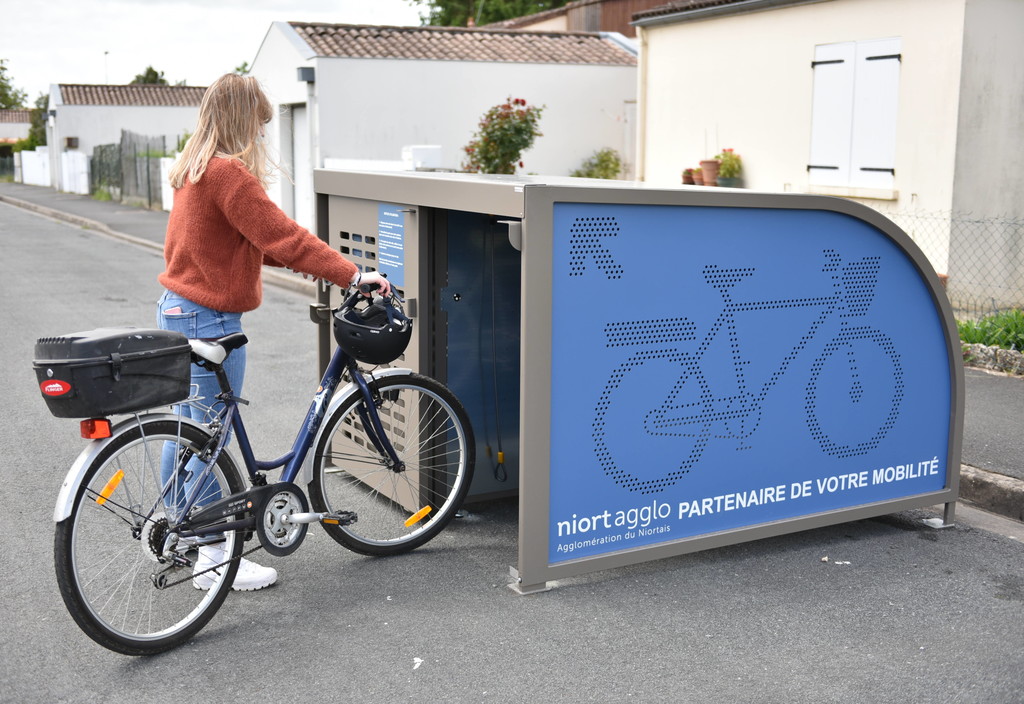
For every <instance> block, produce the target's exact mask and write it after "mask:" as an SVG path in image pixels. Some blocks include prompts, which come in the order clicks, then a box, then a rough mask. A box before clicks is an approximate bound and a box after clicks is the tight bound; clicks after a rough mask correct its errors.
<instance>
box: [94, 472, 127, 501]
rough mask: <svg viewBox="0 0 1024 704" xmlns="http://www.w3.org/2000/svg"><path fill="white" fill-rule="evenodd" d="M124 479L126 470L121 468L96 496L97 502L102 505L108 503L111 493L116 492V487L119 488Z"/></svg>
mask: <svg viewBox="0 0 1024 704" xmlns="http://www.w3.org/2000/svg"><path fill="white" fill-rule="evenodd" d="M122 479H124V472H122V471H121V470H120V469H119V470H117V471H116V472H115V473H114V476H112V477H111V478H110V481H109V482H107V485H106V486H104V487H103V489H101V490H100V495H99V496H97V497H96V503H98V504H99V505H100V506H102V505H103V504H105V503H107V499H109V498H110V495H111V494H113V493H114V489H116V488H117V485H118V484H120V483H121V480H122Z"/></svg>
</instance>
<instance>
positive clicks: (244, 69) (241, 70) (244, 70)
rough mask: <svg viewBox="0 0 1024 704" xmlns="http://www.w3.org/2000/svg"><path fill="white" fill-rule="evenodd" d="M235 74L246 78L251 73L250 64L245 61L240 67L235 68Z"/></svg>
mask: <svg viewBox="0 0 1024 704" xmlns="http://www.w3.org/2000/svg"><path fill="white" fill-rule="evenodd" d="M235 73H237V74H238V75H239V76H244V75H245V74H247V73H249V62H248V61H243V62H242V63H241V64H240V65H238V66H235Z"/></svg>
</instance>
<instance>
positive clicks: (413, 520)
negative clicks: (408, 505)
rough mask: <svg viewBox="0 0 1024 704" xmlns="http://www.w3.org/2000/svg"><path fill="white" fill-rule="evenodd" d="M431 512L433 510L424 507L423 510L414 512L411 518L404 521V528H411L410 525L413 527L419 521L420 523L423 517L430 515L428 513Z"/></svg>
mask: <svg viewBox="0 0 1024 704" xmlns="http://www.w3.org/2000/svg"><path fill="white" fill-rule="evenodd" d="M432 510H433V509H432V508H430V507H429V506H424V507H423V508H421V509H420V510H419V511H417V512H416V513H414V514H412V515H411V516H409V518H407V519H406V520H405V527H406V528H408V527H410V526H412V525H415V524H416V523H419V522H420V521H422V520H423V518H424V517H425V516H426V515H427V514H428V513H430V512H431V511H432Z"/></svg>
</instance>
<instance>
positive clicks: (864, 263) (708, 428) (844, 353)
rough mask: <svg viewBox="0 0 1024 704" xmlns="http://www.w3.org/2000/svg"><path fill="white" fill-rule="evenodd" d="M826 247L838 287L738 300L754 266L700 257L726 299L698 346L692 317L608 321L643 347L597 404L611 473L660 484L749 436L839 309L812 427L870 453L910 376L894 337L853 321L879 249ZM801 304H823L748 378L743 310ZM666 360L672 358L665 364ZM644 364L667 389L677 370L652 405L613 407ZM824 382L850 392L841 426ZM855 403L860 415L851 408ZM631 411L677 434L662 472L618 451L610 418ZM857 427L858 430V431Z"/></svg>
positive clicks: (598, 441) (599, 440)
mask: <svg viewBox="0 0 1024 704" xmlns="http://www.w3.org/2000/svg"><path fill="white" fill-rule="evenodd" d="M823 254H824V256H825V260H826V261H825V264H824V265H823V267H822V272H823V273H825V274H828V275H830V278H831V281H832V284H831V285H832V291H831V292H828V293H825V294H823V295H817V296H808V297H793V298H786V299H783V300H748V301H742V300H735V298H734V296H733V289H735V287H736V286H737V285H739V284H740V283H741V282H743V281H744V280H746V279H748V278H749V277H751V276H753V275H754V273H755V270H754V269H752V268H736V269H728V268H721V267H719V266H717V265H709V266H706V267H704V270H703V276H704V281H705V283H706V284H707V285H708V286H710V287H711V288H713V289H714V290H715V291H716V292H717V293H718V295H719V296H720V298H721V299H722V309H721V312H720V313H719V314H718V316H717V318H716V319H715V320H714V322H713V323H712V325H711V327H710V329H709V330H708V331H707V333H706V335H705V336H704V338H703V339H702V340H699V341H698V342H697V350H696V351H694V352H687V351H683V350H682V348H681V347H680V343H684V342H693V341H697V333H696V326H695V325H694V324H693V323H692V322H691V321H690V320H688V319H686V318H674V319H668V320H656V321H651V320H642V321H633V322H626V323H612V324H609V325H608V326H607V327H606V329H605V334H606V338H607V345H608V346H609V347H636V348H639V351H637V352H635V353H633V354H632V355H631V356H630V357H629V358H628V359H627V360H626V361H625V362H623V363H622V364H620V365H618V366H617V367H616V368H614V369H613V370H612V373H611V375H610V377H609V378H608V381H607V383H606V384H605V388H604V390H603V391H602V393H601V396H600V397H599V400H598V402H597V405H596V407H595V414H594V420H593V426H592V427H593V432H592V435H593V438H594V451H595V454H596V456H597V459H598V462H599V464H600V465H601V467H602V469H603V470H604V472H605V474H606V475H608V476H609V477H611V478H612V479H613V480H614V481H615V482H616V483H617V484H619V485H620V486H622V487H623V488H626V489H628V490H629V491H631V492H639V493H642V494H652V493H659V492H661V491H664V490H665V489H667V488H668V487H670V486H672V485H673V484H675V483H676V482H677V481H679V479H680V478H682V477H683V476H684V475H686V474H688V473H689V472H690V471H691V470H692V469H693V468H694V467H695V466H696V465H697V463H698V462H699V460H700V459H701V457H702V456H703V454H704V450H705V449H706V448H707V446H708V444H709V443H710V442H711V441H712V440H715V439H718V440H734V441H743V440H746V439H747V438H750V437H751V436H752V435H753V434H754V433H755V432H756V431H757V429H758V426H759V424H760V422H761V409H762V407H763V405H764V403H765V400H766V398H767V397H768V394H769V393H770V392H771V391H772V389H773V387H775V386H776V384H777V383H778V382H779V381H780V379H781V378H782V377H783V376H784V375H785V374H786V372H787V371H788V370H789V368H790V366H791V365H792V364H793V362H794V361H795V360H796V359H797V358H798V357H799V356H800V354H801V352H803V351H804V349H805V348H806V347H807V346H808V345H809V344H810V343H811V341H812V340H813V339H814V338H815V336H816V335H817V333H818V330H819V329H820V328H821V327H822V326H823V325H824V324H825V323H826V321H828V320H829V319H830V318H832V317H833V316H838V318H839V332H838V333H837V334H836V335H835V336H834V337H833V338H832V339H831V340H830V341H829V342H827V343H826V344H825V345H824V347H823V348H822V351H821V352H820V353H819V355H818V356H817V358H816V359H815V361H814V362H813V364H811V366H810V376H809V378H808V380H807V383H806V386H805V397H804V409H805V413H806V420H807V427H808V430H809V432H810V434H811V436H812V438H813V439H814V440H815V442H816V443H817V444H818V446H819V447H820V448H821V450H822V452H824V453H826V454H828V455H831V456H834V457H838V458H846V457H854V456H859V455H863V454H867V453H868V452H869V451H871V450H872V449H874V448H875V447H877V446H878V445H879V443H880V442H881V441H882V439H883V438H884V437H885V436H886V435H887V434H888V432H889V431H890V430H891V429H892V428H893V426H894V425H895V423H896V419H897V418H898V416H899V413H900V408H901V405H902V400H903V390H904V386H905V382H904V379H903V368H902V362H901V358H900V354H899V353H898V352H897V350H896V346H895V344H894V342H893V341H892V338H891V337H889V336H888V335H886V334H885V333H884V332H882V331H880V330H877V329H875V328H872V327H869V326H864V325H854V324H851V322H852V321H853V320H854V319H856V318H858V317H863V316H865V315H866V314H867V311H868V308H869V307H870V305H871V302H872V299H873V295H874V289H875V285H876V283H877V278H878V272H879V268H880V263H879V258H878V257H866V258H864V259H861V260H859V261H854V262H849V263H846V264H845V265H844V264H843V262H842V258H841V257H840V255H839V254H838V253H837V252H835V251H832V250H825V251H824V252H823ZM800 308H810V309H817V310H818V312H817V314H816V317H814V318H813V319H812V321H811V323H810V326H809V328H808V329H807V330H806V331H805V332H804V333H803V334H802V335H801V336H800V337H799V338H798V339H797V340H796V342H795V344H793V346H792V349H790V350H789V352H788V353H787V354H786V355H785V356H784V358H783V359H782V362H781V363H780V365H779V366H778V368H777V369H775V370H774V371H773V372H772V373H771V374H770V376H769V377H768V378H767V379H765V380H763V383H760V384H758V383H756V382H754V383H752V382H751V381H750V380H748V378H747V377H748V372H747V366H748V365H749V363H750V362H749V360H748V359H746V358H745V357H744V354H743V345H742V343H741V340H740V335H739V330H738V326H737V324H736V316H737V313H749V312H758V311H765V312H770V311H772V310H779V309H788V310H792V309H800ZM722 333H724V334H725V335H726V336H727V343H728V347H727V349H728V350H729V351H730V356H729V360H728V366H729V367H730V370H731V371H732V372H733V373H734V375H735V382H734V386H732V387H731V388H730V389H728V390H727V391H726V392H725V393H723V392H722V391H721V390H720V389H716V388H712V386H713V385H712V381H716V382H717V383H719V384H721V383H722V380H723V378H724V375H722V376H721V377H719V378H717V379H716V378H715V376H714V375H713V374H710V373H708V372H707V370H706V369H705V364H706V362H705V359H706V358H707V357H708V356H709V350H710V349H711V347H712V345H713V344H714V343H715V341H716V340H717V338H718V336H719V335H720V334H722ZM868 360H872V361H877V362H878V364H877V367H879V368H884V369H886V370H888V371H887V373H886V374H884V375H874V376H872V375H868V374H864V373H862V372H861V370H862V367H864V366H865V362H866V361H868ZM664 365H669V370H667V371H666V370H665V369H664ZM680 367H681V369H680ZM640 372H643V374H645V375H647V376H646V377H644V378H645V379H650V380H651V381H648V382H647V384H648V385H650V386H653V387H654V388H661V389H664V388H665V382H664V380H665V379H672V378H673V377H674V378H675V381H674V382H669V383H670V384H671V387H670V388H669V391H668V393H667V395H663V394H664V391H662V392H661V394H657V393H656V394H655V396H657V397H658V398H662V399H663V400H662V401H661V402H660V403H658V404H657V405H656V406H655V407H654V408H649V407H648V410H647V412H646V413H645V412H644V411H643V410H641V411H640V412H639V413H633V412H632V410H630V411H629V412H628V413H625V415H624V417H620V416H619V415H614V414H617V413H619V410H618V407H619V405H620V404H619V403H618V402H617V398H618V396H617V395H618V394H619V393H621V392H624V391H626V390H627V389H628V388H629V387H630V386H633V387H634V388H635V387H636V385H637V384H644V382H643V381H638V378H640V377H639V376H638V374H639V373H640ZM627 379H628V381H627ZM826 387H827V388H828V389H829V392H831V393H833V394H834V395H838V394H840V393H841V394H845V396H846V398H847V399H848V413H847V414H844V416H843V417H842V419H841V420H842V423H843V426H844V427H834V426H828V424H827V422H826V419H825V418H824V417H822V414H821V413H820V412H819V397H820V396H825V397H827V396H828V393H823V391H822V389H823V388H826ZM858 410H859V415H855V412H856V411H858ZM634 419H636V420H635V423H636V424H638V425H639V427H636V435H637V436H639V437H641V438H643V439H644V440H646V441H649V438H654V437H662V438H667V439H668V440H669V441H670V442H671V443H673V444H672V447H673V450H674V451H675V453H676V454H677V455H681V459H680V461H679V464H678V466H677V467H675V468H673V469H671V470H669V471H667V472H665V473H663V474H661V475H659V476H654V477H642V476H637V474H636V473H635V472H636V471H638V470H635V469H634V468H632V467H628V466H624V465H623V464H622V463H621V462H619V461H617V460H616V450H615V447H614V446H613V444H612V443H611V442H610V441H609V438H608V435H607V430H606V428H608V427H609V426H613V425H619V424H623V423H631V422H634ZM865 429H866V430H865ZM858 432H859V433H861V435H859V436H857V435H856V433H858ZM837 436H838V437H837ZM737 448H738V449H743V445H742V444H741V443H740V442H737ZM645 467H646V466H645ZM641 469H643V468H641Z"/></svg>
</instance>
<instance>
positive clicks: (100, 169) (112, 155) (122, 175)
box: [90, 130, 168, 208]
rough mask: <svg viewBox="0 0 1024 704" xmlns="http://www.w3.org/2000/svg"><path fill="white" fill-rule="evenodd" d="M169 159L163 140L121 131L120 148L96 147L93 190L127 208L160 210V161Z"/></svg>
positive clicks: (93, 152) (94, 152)
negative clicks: (105, 194)
mask: <svg viewBox="0 0 1024 704" xmlns="http://www.w3.org/2000/svg"><path fill="white" fill-rule="evenodd" d="M165 156H168V154H167V152H166V149H165V142H164V138H163V137H147V136H145V135H140V134H135V133H134V132H129V131H128V130H121V142H120V143H119V144H103V145H100V146H97V147H93V150H92V163H91V164H90V187H91V190H92V192H93V194H96V193H100V192H102V191H105V192H106V193H107V194H109V196H110V198H111V199H112V200H117V201H120V202H122V203H125V204H127V205H135V206H142V207H145V208H153V207H157V208H159V207H160V206H161V203H162V195H161V188H162V184H161V181H160V159H161V158H162V157H165Z"/></svg>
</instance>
